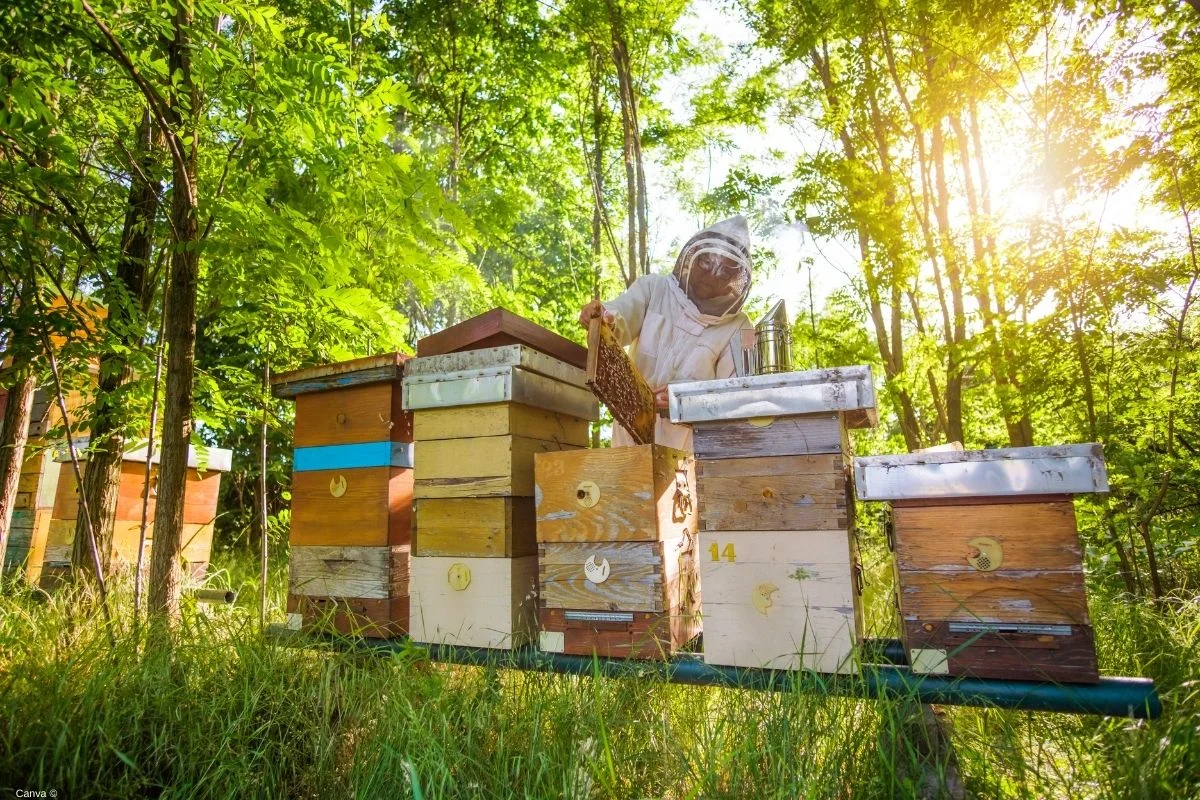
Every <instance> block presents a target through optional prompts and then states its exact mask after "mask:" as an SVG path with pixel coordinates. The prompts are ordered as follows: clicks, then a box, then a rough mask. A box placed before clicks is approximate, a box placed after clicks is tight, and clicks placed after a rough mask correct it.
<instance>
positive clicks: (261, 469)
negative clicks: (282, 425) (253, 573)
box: [258, 355, 271, 630]
mask: <svg viewBox="0 0 1200 800" xmlns="http://www.w3.org/2000/svg"><path fill="white" fill-rule="evenodd" d="M262 389H263V410H262V425H261V427H260V428H259V452H258V510H259V518H258V519H259V526H260V527H261V528H262V539H261V549H262V552H261V554H260V555H261V564H260V575H259V593H258V594H259V596H258V626H259V628H260V629H262V630H266V628H267V571H268V566H269V557H270V551H269V548H270V542H269V541H268V536H267V534H268V529H267V519H268V517H269V515H268V514H267V410H268V408H269V407H270V403H271V399H270V398H271V362H270V361H268V360H266V357H265V355H264V360H263V385H262Z"/></svg>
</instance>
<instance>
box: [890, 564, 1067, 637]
mask: <svg viewBox="0 0 1200 800" xmlns="http://www.w3.org/2000/svg"><path fill="white" fill-rule="evenodd" d="M900 613H901V615H902V617H903V618H904V620H906V621H919V622H922V623H925V622H946V621H951V622H996V623H1028V624H1054V623H1061V624H1066V625H1088V624H1090V621H1089V619H1088V610H1087V598H1086V597H1085V595H1084V587H1083V571H1082V570H1078V569H1076V570H1069V571H1060V572H1051V571H1049V570H1044V571H1040V572H1036V573H1032V574H1031V573H1029V572H1026V571H1020V570H1014V571H1007V570H1004V569H999V570H996V571H995V572H975V571H972V572H970V573H965V572H963V573H959V572H955V573H942V572H918V571H908V572H901V573H900Z"/></svg>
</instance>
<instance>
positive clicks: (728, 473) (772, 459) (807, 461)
mask: <svg viewBox="0 0 1200 800" xmlns="http://www.w3.org/2000/svg"><path fill="white" fill-rule="evenodd" d="M845 463H846V462H845V459H843V458H842V456H841V455H840V454H837V453H832V454H818V455H807V456H757V457H754V456H752V457H747V458H706V459H698V460H697V461H696V475H697V477H705V478H740V477H745V476H752V475H831V474H838V475H841V476H845Z"/></svg>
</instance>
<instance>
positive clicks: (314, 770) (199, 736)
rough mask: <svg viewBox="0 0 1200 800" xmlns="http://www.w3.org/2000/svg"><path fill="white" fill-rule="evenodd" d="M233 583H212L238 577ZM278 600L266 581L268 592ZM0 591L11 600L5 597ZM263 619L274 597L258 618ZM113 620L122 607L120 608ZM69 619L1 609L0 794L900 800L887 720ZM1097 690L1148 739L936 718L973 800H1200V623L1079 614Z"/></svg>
mask: <svg viewBox="0 0 1200 800" xmlns="http://www.w3.org/2000/svg"><path fill="white" fill-rule="evenodd" d="M252 571H253V570H252V567H251V566H250V565H237V564H235V565H234V569H233V571H232V572H231V573H224V574H221V575H219V576H218V579H219V580H226V581H232V582H233V583H234V585H237V584H239V583H241V582H242V581H243V576H245V575H249V574H251V573H252ZM275 576H276V579H277V580H276V581H274V582H273V583H274V584H275V586H276V587H281V586H282V585H283V576H282V574H280V570H278V569H277V570H276V573H275ZM9 590H10V592H11V591H12V588H11V587H9ZM272 600H273V605H274V608H275V610H276V612H278V611H279V605H280V603H281V600H282V598H281V596H280V595H279V594H275V595H274V596H273V597H272ZM114 602H115V603H116V604H119V605H121V606H122V607H126V608H127V607H128V598H127V597H126V596H124V595H120V594H118V596H116V597H115V598H114ZM79 607H80V606H79V604H78V603H75V602H73V598H71V597H67V596H62V597H56V598H52V599H50V600H44V599H38V598H37V597H35V596H34V595H33V594H32V593H29V592H27V591H24V592H22V591H17V592H15V593H10V594H6V595H5V596H3V597H0V789H9V790H15V789H31V790H50V789H54V790H56V791H57V792H58V797H60V798H75V797H122V798H125V797H149V796H153V797H160V796H161V797H187V798H192V797H239V798H241V797H301V798H307V797H312V798H327V797H362V798H376V797H418V798H435V797H498V798H499V797H547V798H556V797H572V798H584V797H597V798H608V797H614V798H625V797H660V796H661V797H678V798H700V797H704V798H715V797H738V798H740V797H756V798H757V797H779V798H797V797H803V798H824V797H832V798H839V797H855V798H872V797H906V796H911V795H912V794H913V792H914V787H915V782H916V781H917V780H918V779H919V778H920V777H921V775H922V770H921V768H920V764H919V763H918V762H919V754H918V751H919V750H920V747H921V743H920V742H919V741H916V740H914V739H913V738H905V737H902V736H898V735H897V733H896V732H897V731H898V730H899V729H900V728H901V727H903V726H904V722H905V715H906V713H907V712H908V711H909V710H910V707H909V705H908V704H906V703H905V702H903V701H889V702H880V701H860V700H849V699H840V698H829V697H821V696H816V695H806V694H792V693H783V694H777V693H765V692H753V691H744V690H727V689H716V688H699V687H688V686H676V685H672V684H666V683H662V682H658V681H633V680H616V679H602V678H600V679H592V678H574V677H565V676H554V675H545V674H536V673H522V672H514V671H497V670H488V669H483V668H470V667H450V666H442V665H431V664H429V663H428V662H426V661H424V660H423V659H422V657H421V653H420V651H419V650H416V649H413V650H411V651H406V652H401V653H398V654H390V655H363V654H353V653H346V652H339V651H335V650H333V649H329V648H326V649H296V648H285V647H278V646H272V645H271V644H268V643H266V642H264V641H263V639H262V638H261V637H260V636H259V632H258V630H257V600H256V599H255V597H254V596H253V593H252V592H248V593H245V594H244V596H243V597H242V598H240V599H239V602H238V604H237V605H236V606H233V607H223V606H215V607H207V608H205V607H188V608H187V609H186V613H185V617H184V622H183V626H182V629H181V630H180V632H179V636H178V639H177V645H176V647H175V648H174V650H173V652H172V653H171V654H170V655H165V654H162V653H159V652H153V651H148V650H145V649H144V648H141V647H139V645H138V641H137V639H136V638H135V636H134V635H133V632H132V629H131V626H130V620H129V617H128V615H127V614H125V615H122V616H121V618H120V620H119V630H118V631H117V632H116V633H117V647H116V648H115V649H114V648H113V647H112V646H111V645H110V643H109V640H108V638H107V636H106V634H105V632H104V630H103V626H102V623H101V621H100V616H99V615H98V614H96V613H85V612H83V611H80V610H79ZM1092 608H1093V611H1094V612H1095V619H1094V622H1095V624H1096V627H1097V635H1098V638H1099V641H1100V644H1101V646H1102V651H1103V652H1102V667H1103V669H1104V671H1105V672H1107V673H1109V674H1118V673H1119V674H1129V675H1139V674H1140V675H1148V676H1151V677H1154V678H1155V679H1156V680H1158V682H1159V688H1160V692H1161V693H1162V695H1163V700H1164V705H1165V709H1166V710H1165V713H1164V715H1163V718H1162V719H1160V720H1157V721H1153V722H1135V721H1130V720H1122V719H1102V718H1095V717H1074V716H1068V715H1057V714H1043V713H1021V712H1005V711H999V710H995V709H961V708H960V709H949V710H947V718H948V721H949V722H950V723H951V724H952V729H953V734H952V741H953V744H954V748H955V752H956V755H957V759H958V762H959V768H960V770H961V773H962V776H963V781H964V783H965V785H966V788H967V790H968V792H969V793H970V794H971V795H972V796H976V797H983V798H1009V797H1012V798H1045V797H1070V798H1075V797H1100V798H1151V799H1155V800H1156V799H1157V798H1191V797H1200V681H1197V680H1196V678H1197V673H1198V671H1200V669H1198V664H1200V652H1198V648H1200V644H1198V643H1200V603H1197V602H1195V601H1191V602H1186V603H1184V602H1180V603H1177V604H1174V605H1172V606H1170V607H1169V608H1168V609H1167V610H1166V611H1165V612H1159V611H1155V610H1152V609H1150V608H1147V607H1144V606H1140V605H1131V604H1128V603H1125V602H1122V601H1119V600H1116V599H1114V598H1111V597H1106V596H1102V595H1094V596H1093V598H1092Z"/></svg>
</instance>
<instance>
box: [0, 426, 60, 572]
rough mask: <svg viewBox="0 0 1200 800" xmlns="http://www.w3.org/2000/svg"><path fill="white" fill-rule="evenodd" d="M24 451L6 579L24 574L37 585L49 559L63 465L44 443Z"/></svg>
mask: <svg viewBox="0 0 1200 800" xmlns="http://www.w3.org/2000/svg"><path fill="white" fill-rule="evenodd" d="M25 448H26V449H25V463H24V464H22V465H21V477H20V478H19V479H18V483H17V497H16V501H15V503H14V507H13V514H12V522H11V524H10V526H9V530H8V536H9V539H8V546H7V548H6V549H5V551H4V576H5V577H6V578H10V577H15V576H17V575H18V574H20V573H21V571H22V570H24V574H25V579H26V580H28V581H29V582H30V583H36V582H37V581H38V578H39V577H40V576H41V574H42V561H43V560H44V559H45V557H46V539H47V537H48V535H49V533H50V525H51V521H52V518H53V516H54V493H55V490H56V489H57V488H58V475H59V470H60V467H61V465H60V464H59V463H58V462H57V461H55V460H54V459H53V457H52V456H53V452H52V451H51V450H50V449H48V448H46V446H45V443H44V442H41V441H38V440H30V441H29V442H28V443H27V444H26V445H25Z"/></svg>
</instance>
